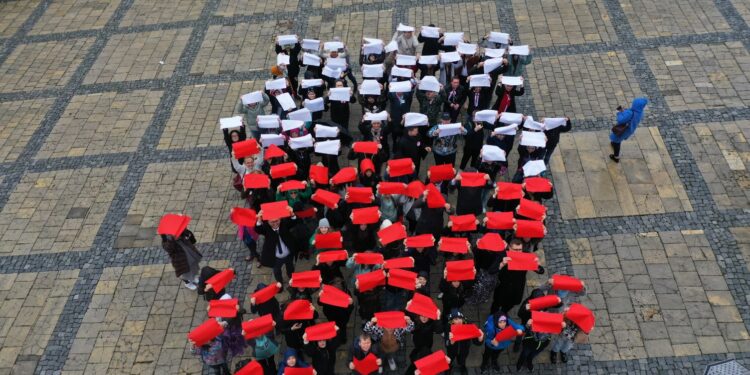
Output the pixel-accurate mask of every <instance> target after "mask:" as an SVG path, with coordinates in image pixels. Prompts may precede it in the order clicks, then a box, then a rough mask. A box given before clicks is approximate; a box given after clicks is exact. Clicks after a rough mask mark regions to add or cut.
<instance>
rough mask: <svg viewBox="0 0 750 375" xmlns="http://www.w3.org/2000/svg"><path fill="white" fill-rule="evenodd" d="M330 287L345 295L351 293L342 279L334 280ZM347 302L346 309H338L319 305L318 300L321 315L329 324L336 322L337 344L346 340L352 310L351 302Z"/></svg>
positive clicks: (322, 304)
mask: <svg viewBox="0 0 750 375" xmlns="http://www.w3.org/2000/svg"><path fill="white" fill-rule="evenodd" d="M331 285H332V286H334V287H336V288H337V289H339V290H341V291H343V292H345V293H346V294H349V295H351V293H349V289H348V288H347V287H346V283H345V282H344V279H343V278H340V279H334V280H333V282H332V283H331ZM349 298H351V297H349ZM349 301H350V302H349V305H348V306H347V307H338V306H332V305H328V304H325V303H320V298H318V306H321V308H322V310H323V315H324V316H325V317H326V319H327V320H328V321H329V322H336V326H337V327H338V328H339V329H338V331H337V333H336V337H337V338H338V342H339V343H343V342H346V340H347V335H346V332H347V327H348V325H349V319H350V318H351V316H352V311H353V310H354V303H353V300H352V299H350V300H349Z"/></svg>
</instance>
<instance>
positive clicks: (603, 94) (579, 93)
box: [518, 51, 642, 119]
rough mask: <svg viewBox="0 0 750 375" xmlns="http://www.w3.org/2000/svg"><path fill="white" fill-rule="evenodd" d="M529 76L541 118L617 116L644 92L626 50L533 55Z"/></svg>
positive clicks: (520, 108) (538, 114)
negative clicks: (551, 55) (618, 110)
mask: <svg viewBox="0 0 750 375" xmlns="http://www.w3.org/2000/svg"><path fill="white" fill-rule="evenodd" d="M526 76H527V81H526V83H525V84H526V85H528V86H530V87H531V88H532V91H533V95H534V105H535V107H536V113H537V116H538V117H564V116H568V117H570V118H571V119H584V118H589V119H590V118H595V117H614V113H615V108H617V106H619V105H622V106H627V104H628V103H630V102H631V101H632V99H633V98H635V97H638V96H640V95H642V92H641V89H640V87H639V86H638V80H636V79H635V76H634V74H633V69H632V67H631V66H630V63H629V62H628V59H627V56H626V55H625V53H624V52H623V51H610V52H604V53H589V54H582V55H568V56H555V57H542V58H534V60H532V63H531V64H530V65H528V66H527V68H526ZM526 95H529V94H526ZM518 111H523V107H519V109H518Z"/></svg>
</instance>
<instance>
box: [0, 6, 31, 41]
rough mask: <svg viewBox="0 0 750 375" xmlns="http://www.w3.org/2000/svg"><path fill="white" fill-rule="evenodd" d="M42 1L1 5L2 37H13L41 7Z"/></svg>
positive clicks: (0, 32) (0, 34)
mask: <svg viewBox="0 0 750 375" xmlns="http://www.w3.org/2000/svg"><path fill="white" fill-rule="evenodd" d="M39 2H40V0H32V1H6V2H3V3H0V36H2V37H9V36H12V35H13V34H14V33H15V32H16V31H17V30H18V28H20V27H21V25H22V24H23V23H24V22H25V21H26V19H27V18H29V16H30V15H31V13H32V12H33V11H34V8H36V7H37V5H39Z"/></svg>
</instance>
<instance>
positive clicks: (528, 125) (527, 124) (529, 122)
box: [523, 116, 544, 131]
mask: <svg viewBox="0 0 750 375" xmlns="http://www.w3.org/2000/svg"><path fill="white" fill-rule="evenodd" d="M523 127H524V129H530V130H539V131H541V130H544V124H542V123H541V122H536V121H534V118H533V117H531V116H526V120H525V121H524V122H523Z"/></svg>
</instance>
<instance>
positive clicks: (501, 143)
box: [485, 124, 516, 181]
mask: <svg viewBox="0 0 750 375" xmlns="http://www.w3.org/2000/svg"><path fill="white" fill-rule="evenodd" d="M504 125H505V124H501V125H500V126H504ZM498 127H499V126H498ZM515 139H516V135H515V134H512V135H510V134H492V135H490V136H489V137H487V142H486V143H487V144H488V145H491V146H497V147H500V149H501V150H503V151H505V161H501V162H498V163H499V164H500V171H499V172H498V173H499V174H500V175H505V173H506V172H507V170H508V159H509V157H510V152H511V151H512V150H513V142H514V141H515ZM485 173H486V172H485ZM490 177H492V176H491V175H490ZM493 181H494V179H493Z"/></svg>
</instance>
